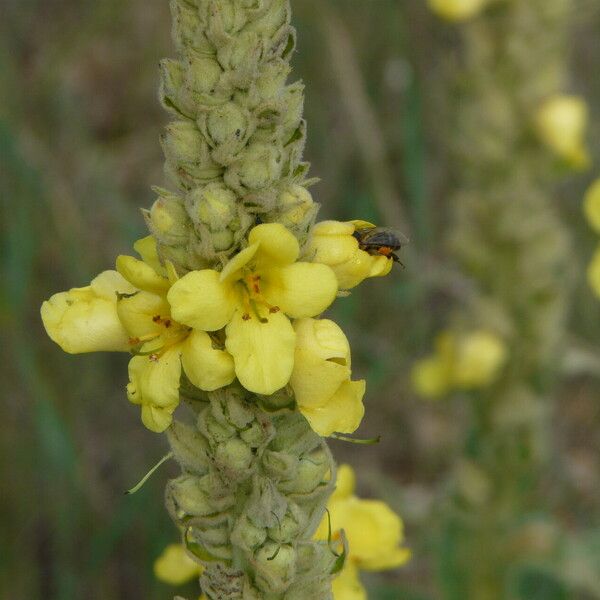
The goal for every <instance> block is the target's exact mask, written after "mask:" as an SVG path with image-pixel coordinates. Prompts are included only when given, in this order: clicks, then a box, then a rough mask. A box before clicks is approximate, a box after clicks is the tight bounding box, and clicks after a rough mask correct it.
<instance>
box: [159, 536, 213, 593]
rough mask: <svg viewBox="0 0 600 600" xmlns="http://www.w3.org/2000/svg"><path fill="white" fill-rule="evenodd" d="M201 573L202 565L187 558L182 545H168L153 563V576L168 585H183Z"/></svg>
mask: <svg viewBox="0 0 600 600" xmlns="http://www.w3.org/2000/svg"><path fill="white" fill-rule="evenodd" d="M202 571H203V568H202V565H199V564H198V563H197V562H195V561H194V560H192V559H191V558H190V557H189V555H188V553H187V552H186V551H185V548H184V547H183V545H182V544H170V545H168V546H167V547H166V548H165V549H164V550H163V552H162V554H161V555H160V556H159V557H158V558H157V559H156V560H155V561H154V576H155V577H156V578H157V579H158V580H159V581H163V582H164V583H168V584H170V585H183V584H184V583H186V582H187V581H189V580H190V579H193V578H194V577H198V576H199V575H200V573H202Z"/></svg>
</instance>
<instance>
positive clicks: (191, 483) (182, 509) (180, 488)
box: [166, 475, 214, 520]
mask: <svg viewBox="0 0 600 600" xmlns="http://www.w3.org/2000/svg"><path fill="white" fill-rule="evenodd" d="M166 495H167V505H168V507H169V509H170V510H171V512H173V513H174V514H173V516H174V517H175V518H177V519H178V520H182V519H185V518H186V517H187V516H204V515H210V514H211V513H213V512H214V507H213V506H212V505H211V503H210V501H209V498H208V496H207V494H206V493H205V492H204V490H203V489H202V487H201V480H200V479H199V478H198V477H194V476H192V475H181V476H180V477H178V478H177V479H172V480H171V481H169V483H168V484H167V492H166Z"/></svg>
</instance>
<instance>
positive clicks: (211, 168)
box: [160, 121, 222, 189]
mask: <svg viewBox="0 0 600 600" xmlns="http://www.w3.org/2000/svg"><path fill="white" fill-rule="evenodd" d="M160 141H161V145H162V147H163V152H164V153H165V158H166V166H165V171H166V172H167V174H168V175H169V176H170V177H171V178H172V179H173V180H174V181H175V182H177V183H178V184H179V185H181V186H183V187H184V188H186V189H189V188H191V187H193V186H194V185H199V184H201V183H206V182H208V181H210V180H212V179H214V178H216V177H218V176H219V174H220V173H221V172H222V170H221V167H219V165H217V164H216V163H215V162H214V161H213V160H212V158H211V157H210V152H209V148H208V145H207V143H206V141H205V139H204V138H203V137H202V134H201V133H200V132H199V131H198V129H197V128H196V126H195V125H194V124H193V123H191V122H189V121H174V122H173V123H170V124H169V125H167V127H166V128H165V133H164V134H163V135H162V136H161V140H160Z"/></svg>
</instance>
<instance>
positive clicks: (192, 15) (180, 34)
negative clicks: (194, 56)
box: [171, 0, 214, 54]
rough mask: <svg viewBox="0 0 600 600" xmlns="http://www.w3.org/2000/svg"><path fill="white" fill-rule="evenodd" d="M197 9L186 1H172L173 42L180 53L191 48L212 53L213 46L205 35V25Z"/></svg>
mask: <svg viewBox="0 0 600 600" xmlns="http://www.w3.org/2000/svg"><path fill="white" fill-rule="evenodd" d="M198 12H199V11H198V9H197V8H192V7H191V6H190V5H189V3H188V2H186V0H172V1H171V13H172V18H173V40H174V41H175V43H176V44H177V46H178V50H179V51H180V52H183V51H185V50H186V49H187V48H193V49H194V50H197V51H198V52H201V53H207V54H210V53H212V52H214V46H213V45H212V44H211V43H210V41H209V40H208V38H207V37H206V34H205V25H204V24H203V23H202V21H201V20H200V17H199V14H198Z"/></svg>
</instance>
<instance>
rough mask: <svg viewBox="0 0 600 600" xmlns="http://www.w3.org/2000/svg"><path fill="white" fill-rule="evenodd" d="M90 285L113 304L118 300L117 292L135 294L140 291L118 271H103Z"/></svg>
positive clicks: (101, 296)
mask: <svg viewBox="0 0 600 600" xmlns="http://www.w3.org/2000/svg"><path fill="white" fill-rule="evenodd" d="M90 287H91V288H92V292H94V294H95V295H96V296H98V297H100V298H104V299H105V300H110V301H111V302H112V303H113V304H114V303H116V301H117V294H133V293H135V292H137V291H138V290H137V289H136V288H135V287H133V286H132V285H131V284H130V283H129V281H127V279H125V277H123V276H122V275H121V274H120V273H119V272H118V271H103V272H102V273H100V275H98V276H97V277H95V278H94V279H92V282H91V283H90Z"/></svg>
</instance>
